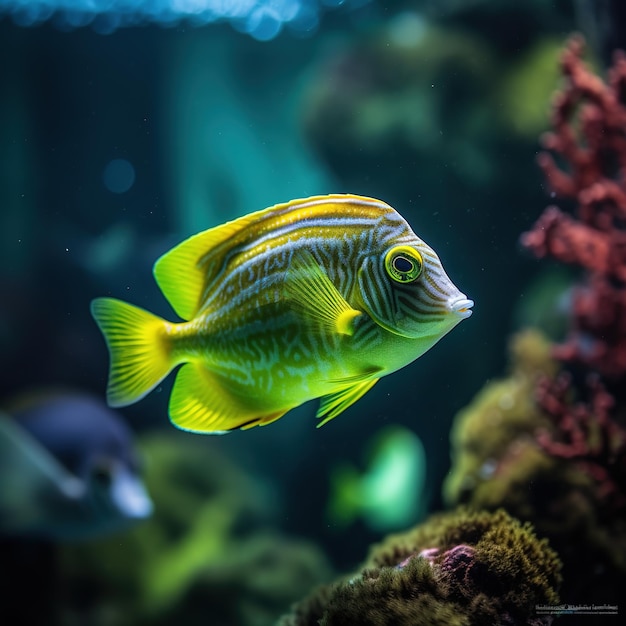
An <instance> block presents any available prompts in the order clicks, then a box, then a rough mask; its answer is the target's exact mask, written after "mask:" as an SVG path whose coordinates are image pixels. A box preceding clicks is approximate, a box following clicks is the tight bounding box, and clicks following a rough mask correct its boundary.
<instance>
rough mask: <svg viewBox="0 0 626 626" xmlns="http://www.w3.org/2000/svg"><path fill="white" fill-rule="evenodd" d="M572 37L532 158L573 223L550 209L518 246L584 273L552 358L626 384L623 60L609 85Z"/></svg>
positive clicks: (625, 102) (619, 58) (617, 56)
mask: <svg viewBox="0 0 626 626" xmlns="http://www.w3.org/2000/svg"><path fill="white" fill-rule="evenodd" d="M583 46H584V41H583V39H582V37H580V36H574V37H572V38H571V39H570V41H569V42H568V44H567V46H566V49H565V51H564V53H563V57H562V60H561V66H562V71H563V74H564V76H565V78H566V85H565V87H564V88H563V90H562V91H561V92H559V93H558V94H557V96H556V97H555V99H554V102H553V112H552V125H553V128H554V130H553V132H550V133H546V134H545V135H544V136H543V138H542V143H543V145H544V147H545V148H546V149H547V150H550V151H552V152H553V153H556V154H557V155H559V157H560V160H562V161H564V162H565V164H566V165H567V168H568V169H567V170H563V169H561V168H560V167H559V166H558V165H557V163H556V161H555V158H554V156H553V155H552V153H550V152H542V153H541V154H540V155H539V157H538V162H539V165H540V167H541V168H542V169H543V172H544V174H545V176H546V180H547V182H548V185H549V187H550V189H551V190H552V191H553V193H554V194H555V195H557V196H560V197H563V198H570V199H573V200H574V201H575V202H576V205H577V215H576V217H571V216H569V215H567V214H565V213H563V212H562V211H561V210H560V209H558V208H556V207H555V206H550V207H548V208H547V209H546V210H545V212H544V213H543V215H542V216H541V217H540V218H539V220H538V221H537V223H536V224H535V225H534V227H533V229H532V230H531V231H530V232H528V233H525V234H524V235H523V236H522V244H523V245H524V246H526V247H528V248H529V249H531V250H532V251H533V252H534V253H535V254H536V255H537V256H540V257H542V256H551V257H554V258H556V259H557V260H559V261H562V262H564V263H570V264H574V265H578V266H580V267H582V268H584V269H585V270H586V276H585V280H584V282H583V285H582V286H581V287H580V288H578V289H577V290H576V291H575V293H574V299H573V315H572V324H571V328H570V332H569V336H568V338H567V341H566V343H565V344H564V345H562V346H558V347H557V349H556V352H555V354H556V356H557V358H559V359H560V360H562V361H565V362H578V363H582V364H584V365H586V366H587V367H589V368H590V369H592V370H595V371H597V372H599V373H600V374H602V375H603V376H604V377H606V378H607V379H610V380H612V381H614V382H620V381H624V380H626V230H625V225H626V55H625V54H624V53H623V52H621V51H618V52H617V53H616V54H615V62H614V65H613V68H612V69H611V70H610V71H609V77H608V82H607V83H605V82H603V81H602V80H601V79H600V78H599V77H598V76H596V75H595V74H593V72H591V70H590V69H589V68H588V67H587V65H586V64H585V63H584V61H583V60H582V57H581V55H582V50H583Z"/></svg>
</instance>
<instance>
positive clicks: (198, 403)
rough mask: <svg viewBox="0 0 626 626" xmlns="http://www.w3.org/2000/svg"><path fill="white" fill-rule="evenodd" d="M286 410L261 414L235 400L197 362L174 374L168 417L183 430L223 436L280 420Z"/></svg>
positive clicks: (214, 376)
mask: <svg viewBox="0 0 626 626" xmlns="http://www.w3.org/2000/svg"><path fill="white" fill-rule="evenodd" d="M288 410H289V409H285V410H281V411H274V412H270V413H264V412H263V410H262V409H257V408H255V407H254V406H253V400H252V399H251V402H250V404H247V403H245V402H243V401H242V400H241V399H239V398H237V397H235V395H234V394H233V393H232V392H230V391H229V390H228V389H227V388H226V387H225V385H224V381H222V380H221V377H220V376H219V375H218V374H215V373H214V372H211V371H209V370H208V369H207V368H206V367H204V366H203V365H201V364H199V363H186V364H185V365H183V366H182V367H181V368H180V370H179V372H178V374H177V375H176V382H175V383H174V388H173V389H172V395H171V397H170V406H169V414H170V420H171V422H172V423H173V424H174V426H176V427H178V428H181V429H182V430H188V431H191V432H196V433H205V434H210V435H223V434H225V433H227V432H230V431H232V430H236V429H238V428H242V429H248V428H252V427H253V426H264V425H265V424H270V423H271V422H274V421H276V420H277V419H279V418H281V417H282V416H283V415H284V414H285V413H286V412H287V411H288Z"/></svg>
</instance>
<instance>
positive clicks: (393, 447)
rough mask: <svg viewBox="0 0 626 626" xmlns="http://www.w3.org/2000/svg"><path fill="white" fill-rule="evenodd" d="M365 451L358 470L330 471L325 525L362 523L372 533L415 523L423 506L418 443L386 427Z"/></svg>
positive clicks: (344, 467)
mask: <svg viewBox="0 0 626 626" xmlns="http://www.w3.org/2000/svg"><path fill="white" fill-rule="evenodd" d="M366 447H369V448H370V450H369V453H368V454H367V455H366V456H367V458H368V461H367V463H366V466H365V469H363V470H362V471H359V470H358V469H356V468H355V467H352V466H350V465H343V464H342V465H338V466H337V467H335V468H334V469H332V470H331V473H330V496H329V501H328V507H327V518H328V521H329V522H330V523H331V524H336V525H338V526H340V527H345V526H349V525H350V524H353V523H354V522H355V521H356V520H358V519H361V520H362V521H363V522H364V523H365V524H366V525H367V526H368V527H369V528H370V529H371V530H373V531H375V532H389V531H392V530H397V529H399V528H405V527H407V526H408V525H409V524H414V523H415V522H416V521H418V520H419V519H420V518H421V517H422V514H423V513H424V511H425V510H426V509H427V504H428V503H427V501H426V500H427V498H428V493H427V489H426V452H425V451H424V446H423V445H422V441H421V440H420V438H419V437H418V436H417V435H416V434H415V433H414V432H412V431H410V430H409V429H408V428H404V427H403V426H388V427H386V428H384V429H382V430H380V431H379V432H378V433H376V434H375V435H373V436H372V437H371V439H370V441H369V442H368V446H366Z"/></svg>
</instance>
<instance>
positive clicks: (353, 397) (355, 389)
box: [317, 377, 380, 428]
mask: <svg viewBox="0 0 626 626" xmlns="http://www.w3.org/2000/svg"><path fill="white" fill-rule="evenodd" d="M355 379H356V380H358V379H357V378H356V377H355ZM378 380H380V379H379V378H371V377H368V378H365V380H360V381H358V382H355V383H354V384H352V385H350V386H347V387H342V388H340V389H339V390H337V391H334V392H332V393H330V394H328V395H326V396H323V397H322V400H321V403H320V408H319V409H318V411H317V417H318V418H323V419H322V421H321V422H320V423H319V424H318V425H317V428H319V427H320V426H323V425H324V424H326V423H327V422H330V420H332V419H334V418H335V417H337V416H338V415H339V414H340V413H343V412H344V411H345V410H346V409H347V408H348V407H349V406H351V405H353V404H354V403H355V402H356V401H357V400H358V399H359V398H362V397H363V396H364V395H365V394H366V393H367V392H368V391H369V390H370V389H371V388H372V387H373V386H374V385H375V384H376V383H377V382H378Z"/></svg>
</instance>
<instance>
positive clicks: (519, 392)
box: [444, 330, 557, 508]
mask: <svg viewBox="0 0 626 626" xmlns="http://www.w3.org/2000/svg"><path fill="white" fill-rule="evenodd" d="M550 350H551V344H550V342H549V341H548V340H547V339H546V338H545V337H544V336H543V335H542V334H541V333H539V332H538V331H535V330H527V331H524V332H522V333H519V334H518V335H516V336H514V337H513V340H512V341H511V344H510V353H511V360H512V365H511V373H510V375H509V376H508V377H506V378H503V379H500V380H495V381H492V382H489V383H488V384H487V385H485V387H484V388H483V389H482V390H481V391H480V392H479V393H478V395H477V396H476V398H474V400H473V401H472V402H471V403H470V405H469V406H467V407H466V408H465V409H463V410H462V411H461V412H460V413H459V414H458V415H457V416H456V417H455V420H454V425H453V430H452V436H451V438H452V456H453V458H454V466H453V468H452V471H451V472H450V474H449V475H448V477H447V479H446V482H445V485H444V497H445V499H446V501H447V502H448V503H449V504H455V503H462V502H466V501H468V499H469V497H470V494H471V498H472V502H473V503H475V501H474V498H475V497H476V494H477V492H481V490H482V488H483V486H488V489H486V490H485V491H484V497H485V498H491V497H492V490H493V489H494V488H495V486H494V484H493V481H492V480H491V478H492V476H493V475H494V473H498V474H499V475H502V474H505V473H507V472H508V471H509V470H511V471H513V472H514V473H517V472H519V474H517V475H516V476H512V478H511V479H512V480H513V482H514V483H515V484H527V483H524V482H523V481H525V480H526V478H527V477H528V473H529V472H530V473H532V471H533V470H532V468H531V469H530V470H529V469H528V468H527V467H523V464H522V465H520V463H519V459H520V457H522V456H524V457H527V455H526V454H525V453H526V452H527V453H528V454H529V455H530V456H531V457H532V458H533V459H534V461H533V464H534V462H536V463H538V464H539V465H542V466H544V468H545V469H546V470H547V471H549V470H550V469H552V464H551V462H550V459H549V457H548V456H547V455H546V454H545V453H543V451H541V450H540V449H539V447H538V446H537V444H535V443H534V439H533V434H534V431H535V430H536V429H537V428H538V427H539V426H544V427H547V426H548V422H547V420H546V418H545V417H544V416H543V415H542V414H541V412H540V411H539V410H538V409H537V407H536V406H535V403H534V389H535V385H536V383H537V380H538V378H539V377H540V376H552V375H554V373H555V372H556V370H557V364H556V362H555V361H554V360H553V359H552V357H551V356H550ZM522 452H524V454H522ZM511 486H512V485H507V487H506V488H507V489H508V488H510V487H511ZM477 508H480V507H479V506H477Z"/></svg>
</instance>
